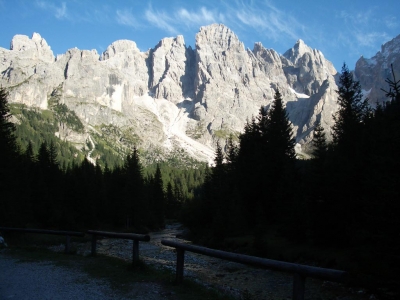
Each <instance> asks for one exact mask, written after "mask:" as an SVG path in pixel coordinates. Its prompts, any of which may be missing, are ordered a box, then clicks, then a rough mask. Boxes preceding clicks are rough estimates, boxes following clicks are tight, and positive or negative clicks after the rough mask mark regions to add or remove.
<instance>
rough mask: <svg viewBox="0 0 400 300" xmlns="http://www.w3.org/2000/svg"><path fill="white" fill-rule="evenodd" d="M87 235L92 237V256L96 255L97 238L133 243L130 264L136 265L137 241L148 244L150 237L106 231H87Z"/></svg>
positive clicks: (137, 254)
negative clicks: (123, 240)
mask: <svg viewBox="0 0 400 300" xmlns="http://www.w3.org/2000/svg"><path fill="white" fill-rule="evenodd" d="M87 233H88V234H91V235H92V256H95V255H96V242H97V238H98V237H110V238H117V239H128V240H132V241H133V248H132V264H133V265H136V264H137V263H138V261H139V241H143V242H148V241H150V236H149V235H145V234H135V233H115V232H107V231H95V230H88V231H87Z"/></svg>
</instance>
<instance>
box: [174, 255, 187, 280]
mask: <svg viewBox="0 0 400 300" xmlns="http://www.w3.org/2000/svg"><path fill="white" fill-rule="evenodd" d="M184 264H185V250H183V249H181V248H177V249H176V283H177V284H180V283H182V281H183V266H184Z"/></svg>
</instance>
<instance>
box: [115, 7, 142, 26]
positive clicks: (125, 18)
mask: <svg viewBox="0 0 400 300" xmlns="http://www.w3.org/2000/svg"><path fill="white" fill-rule="evenodd" d="M116 19H117V22H118V23H119V24H121V25H125V26H129V27H133V28H138V27H140V25H139V22H138V21H137V19H136V17H135V16H134V15H133V14H132V11H131V10H127V9H124V10H117V16H116Z"/></svg>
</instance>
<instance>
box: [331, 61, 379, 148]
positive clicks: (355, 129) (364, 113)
mask: <svg viewBox="0 0 400 300" xmlns="http://www.w3.org/2000/svg"><path fill="white" fill-rule="evenodd" d="M336 92H337V93H338V100H337V102H338V104H339V110H338V111H337V113H336V114H334V115H333V119H334V121H335V124H334V125H333V127H332V129H333V142H334V145H335V146H336V147H338V148H339V149H340V150H343V151H344V152H343V153H342V154H350V153H354V151H355V150H356V149H355V147H356V148H358V146H359V145H360V143H358V142H359V141H360V139H361V138H362V137H363V136H362V126H363V125H364V124H365V122H366V120H367V119H368V118H370V117H371V108H370V106H369V104H368V99H364V98H363V94H362V91H361V85H360V83H359V82H358V81H356V80H354V78H353V74H352V73H351V72H350V71H349V69H348V68H347V66H346V64H343V67H342V73H341V75H340V78H339V89H338V90H337V91H336Z"/></svg>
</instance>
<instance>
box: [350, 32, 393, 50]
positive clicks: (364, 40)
mask: <svg viewBox="0 0 400 300" xmlns="http://www.w3.org/2000/svg"><path fill="white" fill-rule="evenodd" d="M355 37H356V39H357V42H358V44H359V45H360V46H362V47H369V48H375V46H376V45H377V44H378V45H379V44H380V43H381V42H382V41H385V40H388V39H389V37H388V35H387V34H386V33H385V32H371V33H365V32H359V33H356V34H355Z"/></svg>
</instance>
